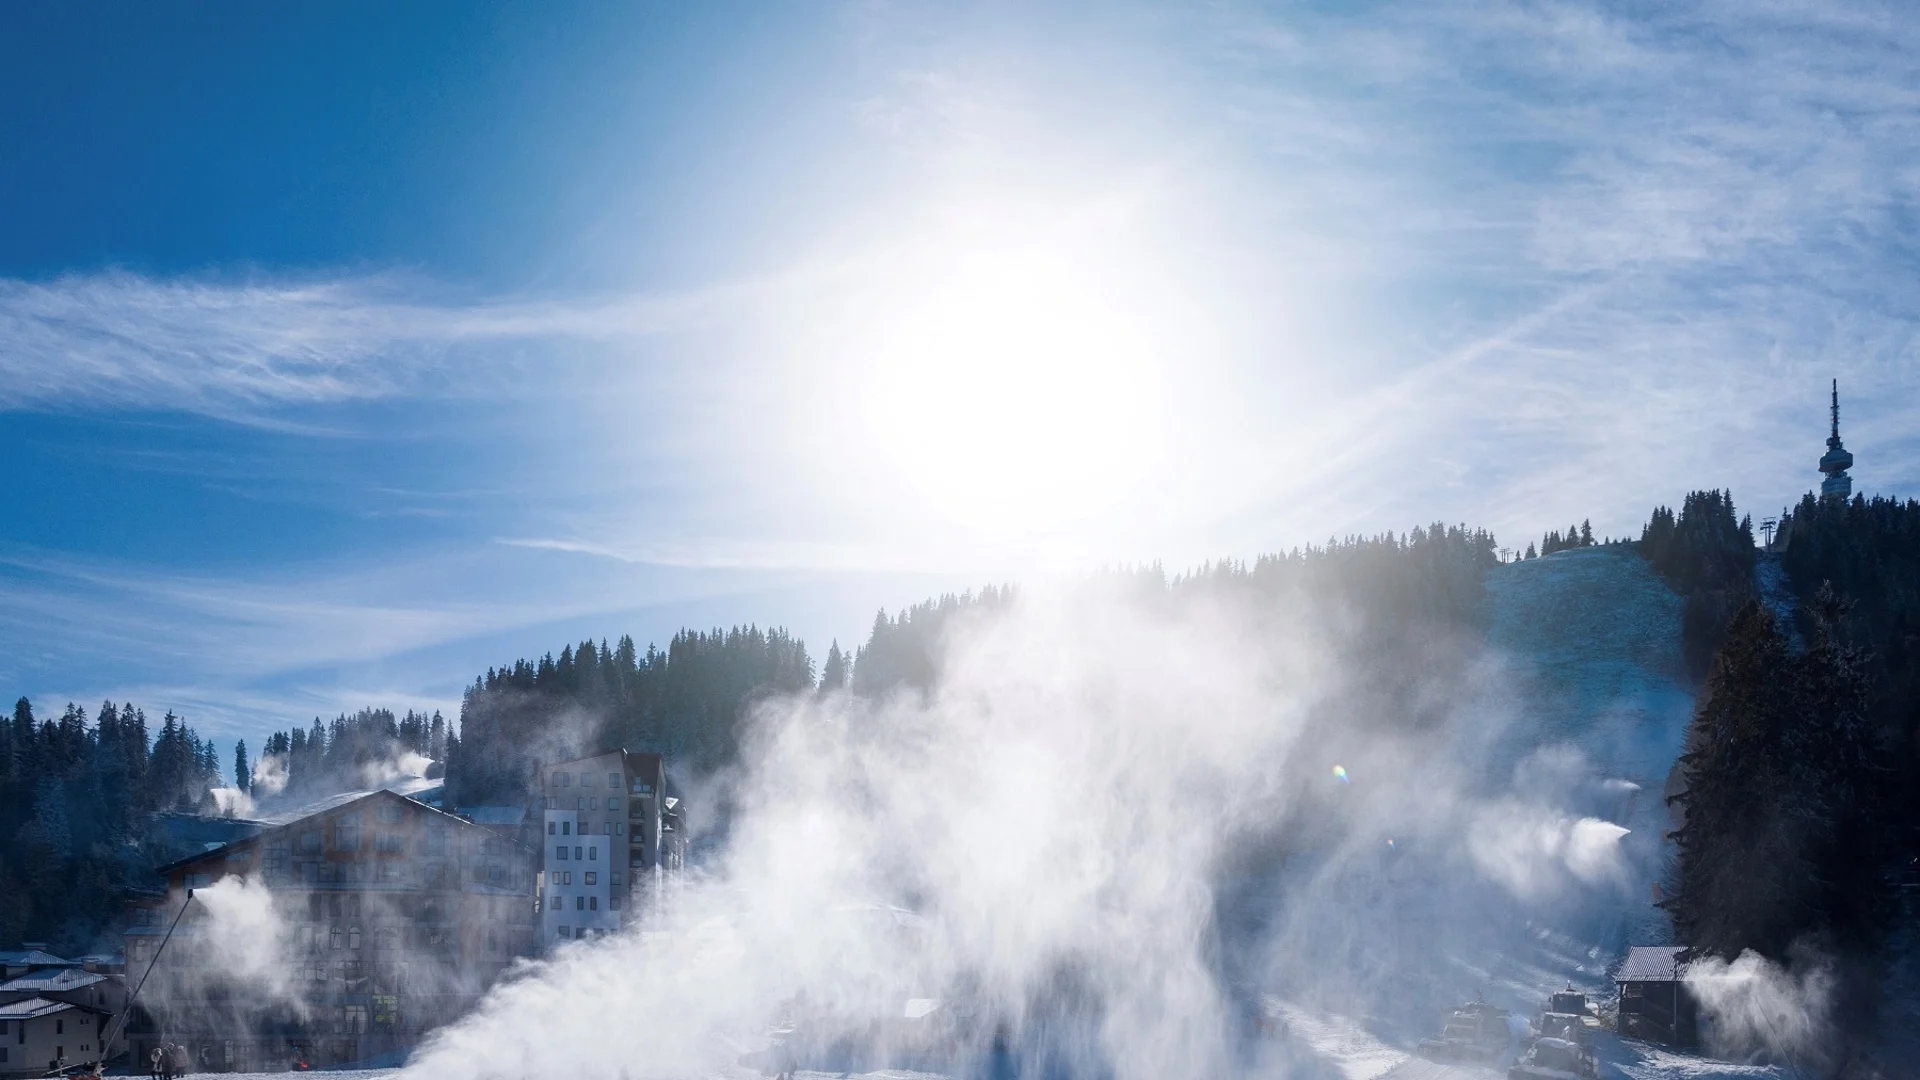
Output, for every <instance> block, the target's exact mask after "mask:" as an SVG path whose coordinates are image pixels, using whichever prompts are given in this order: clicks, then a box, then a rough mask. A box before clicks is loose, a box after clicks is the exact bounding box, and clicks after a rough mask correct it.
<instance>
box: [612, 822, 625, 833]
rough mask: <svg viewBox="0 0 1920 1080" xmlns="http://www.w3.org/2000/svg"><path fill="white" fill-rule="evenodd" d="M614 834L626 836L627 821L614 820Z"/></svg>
mask: <svg viewBox="0 0 1920 1080" xmlns="http://www.w3.org/2000/svg"><path fill="white" fill-rule="evenodd" d="M613 835H615V836H625V835H627V823H626V822H624V821H616V822H614V823H613Z"/></svg>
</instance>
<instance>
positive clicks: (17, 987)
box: [0, 968, 107, 994]
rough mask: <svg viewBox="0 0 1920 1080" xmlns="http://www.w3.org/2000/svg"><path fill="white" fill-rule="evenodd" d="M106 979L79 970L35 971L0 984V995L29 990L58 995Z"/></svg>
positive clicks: (55, 969) (102, 976)
mask: <svg viewBox="0 0 1920 1080" xmlns="http://www.w3.org/2000/svg"><path fill="white" fill-rule="evenodd" d="M106 979H107V977H106V976H105V975H96V974H94V973H93V972H91V971H81V970H80V969H79V968H54V969H52V970H51V971H36V972H33V973H31V974H28V975H22V976H20V977H19V978H17V979H8V980H7V981H6V982H3V983H0V994H7V993H19V992H20V991H22V990H31V991H33V992H34V993H41V992H48V993H59V992H61V991H66V990H78V989H80V988H81V987H83V986H92V985H93V984H94V983H97V982H105V981H106Z"/></svg>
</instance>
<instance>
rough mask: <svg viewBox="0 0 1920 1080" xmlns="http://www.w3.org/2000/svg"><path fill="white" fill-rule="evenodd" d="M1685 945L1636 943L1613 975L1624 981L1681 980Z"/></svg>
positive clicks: (1615, 979)
mask: <svg viewBox="0 0 1920 1080" xmlns="http://www.w3.org/2000/svg"><path fill="white" fill-rule="evenodd" d="M1685 951H1687V947H1686V946H1685V945H1636V946H1634V947H1633V948H1631V949H1628V950H1627V959H1626V962H1625V963H1622V964H1621V965H1620V970H1619V972H1618V973H1616V974H1615V975H1614V977H1613V981H1614V982H1617V983H1624V982H1678V981H1680V954H1681V953H1683V952H1685Z"/></svg>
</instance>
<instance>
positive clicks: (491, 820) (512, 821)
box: [460, 806, 527, 827]
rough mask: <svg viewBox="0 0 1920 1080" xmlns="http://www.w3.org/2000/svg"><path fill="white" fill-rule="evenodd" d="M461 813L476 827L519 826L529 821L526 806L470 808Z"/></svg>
mask: <svg viewBox="0 0 1920 1080" xmlns="http://www.w3.org/2000/svg"><path fill="white" fill-rule="evenodd" d="M460 812H461V813H462V814H465V815H466V816H467V817H468V818H471V819H472V820H473V823H474V824H475V825H493V826H496V827H497V826H501V825H519V824H522V823H523V822H525V821H526V820H527V808H526V807H524V806H469V807H466V808H465V809H463V810H461V811H460Z"/></svg>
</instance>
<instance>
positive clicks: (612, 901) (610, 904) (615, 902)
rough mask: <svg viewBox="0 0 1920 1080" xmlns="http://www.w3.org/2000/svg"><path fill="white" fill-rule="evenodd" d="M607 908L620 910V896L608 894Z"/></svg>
mask: <svg viewBox="0 0 1920 1080" xmlns="http://www.w3.org/2000/svg"><path fill="white" fill-rule="evenodd" d="M607 910H608V911H619V910H620V898H619V897H617V896H609V897H607Z"/></svg>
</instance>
